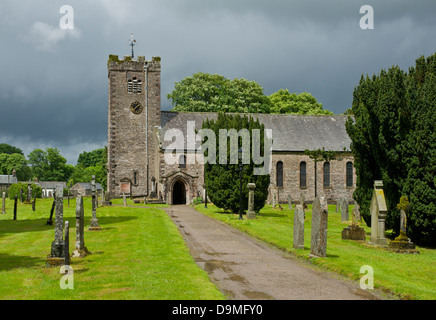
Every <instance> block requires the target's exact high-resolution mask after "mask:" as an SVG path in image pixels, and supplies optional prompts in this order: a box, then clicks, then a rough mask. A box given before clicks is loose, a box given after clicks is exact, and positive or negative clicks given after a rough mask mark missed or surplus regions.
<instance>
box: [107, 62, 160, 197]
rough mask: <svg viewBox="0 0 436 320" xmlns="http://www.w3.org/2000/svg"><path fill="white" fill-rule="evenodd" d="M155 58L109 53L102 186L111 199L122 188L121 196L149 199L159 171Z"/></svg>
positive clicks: (156, 66)
mask: <svg viewBox="0 0 436 320" xmlns="http://www.w3.org/2000/svg"><path fill="white" fill-rule="evenodd" d="M160 61H161V59H160V58H159V57H153V58H152V60H151V61H146V60H145V58H144V57H138V58H137V60H133V59H132V57H130V56H126V57H124V59H123V60H119V58H118V56H116V55H110V56H109V61H108V78H109V103H108V162H107V188H108V193H109V194H110V196H111V197H112V198H114V197H115V198H116V197H120V196H121V195H122V194H123V191H124V193H125V194H126V195H127V196H129V195H130V196H133V197H148V198H151V197H154V195H153V194H152V193H153V191H155V190H156V186H155V181H158V174H159V172H158V170H157V168H158V163H157V161H158V154H159V150H158V148H159V146H158V143H157V139H156V137H155V136H154V132H155V127H157V126H160V124H161V118H160V117H161V115H160V113H161V111H160V110H161V103H160V91H161V89H160V88H161V85H160V77H161V63H160Z"/></svg>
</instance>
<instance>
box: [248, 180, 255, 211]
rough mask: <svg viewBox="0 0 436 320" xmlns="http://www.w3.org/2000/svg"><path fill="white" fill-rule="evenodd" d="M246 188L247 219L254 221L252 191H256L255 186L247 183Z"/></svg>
mask: <svg viewBox="0 0 436 320" xmlns="http://www.w3.org/2000/svg"><path fill="white" fill-rule="evenodd" d="M247 188H248V210H247V219H255V218H256V212H254V189H256V184H254V183H249V184H247Z"/></svg>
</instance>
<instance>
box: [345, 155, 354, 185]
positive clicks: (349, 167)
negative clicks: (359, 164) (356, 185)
mask: <svg viewBox="0 0 436 320" xmlns="http://www.w3.org/2000/svg"><path fill="white" fill-rule="evenodd" d="M346 175H347V177H346V180H347V187H350V188H351V187H353V163H352V162H351V161H349V162H347V173H346Z"/></svg>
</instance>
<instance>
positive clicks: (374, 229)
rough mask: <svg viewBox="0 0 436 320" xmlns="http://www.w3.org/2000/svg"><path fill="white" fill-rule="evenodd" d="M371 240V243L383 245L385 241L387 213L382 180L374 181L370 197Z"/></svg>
mask: <svg viewBox="0 0 436 320" xmlns="http://www.w3.org/2000/svg"><path fill="white" fill-rule="evenodd" d="M370 213H371V242H372V243H373V244H378V245H384V244H386V243H387V241H386V238H385V219H386V214H387V213H388V208H387V206H386V200H385V194H384V192H383V181H381V180H376V181H374V190H373V193H372V199H371V207H370Z"/></svg>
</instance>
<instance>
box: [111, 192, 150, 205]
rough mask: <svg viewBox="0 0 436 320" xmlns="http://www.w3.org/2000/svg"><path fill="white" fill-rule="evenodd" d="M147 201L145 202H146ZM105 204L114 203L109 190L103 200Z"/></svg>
mask: <svg viewBox="0 0 436 320" xmlns="http://www.w3.org/2000/svg"><path fill="white" fill-rule="evenodd" d="M144 200H145V197H144ZM144 203H145V202H144ZM103 205H104V206H111V205H112V202H111V199H110V194H109V192H108V193H105V195H104V202H103Z"/></svg>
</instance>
